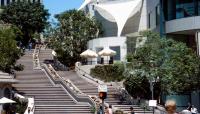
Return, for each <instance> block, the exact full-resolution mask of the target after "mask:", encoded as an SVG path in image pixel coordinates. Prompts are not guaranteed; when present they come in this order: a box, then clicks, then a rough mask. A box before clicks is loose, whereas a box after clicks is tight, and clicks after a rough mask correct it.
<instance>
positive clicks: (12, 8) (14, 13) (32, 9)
mask: <svg viewBox="0 0 200 114" xmlns="http://www.w3.org/2000/svg"><path fill="white" fill-rule="evenodd" d="M48 16H49V13H48V11H47V10H45V9H44V5H42V4H41V3H37V2H36V3H30V2H25V1H23V2H14V3H12V4H10V5H8V6H6V7H5V9H4V10H3V12H2V13H1V14H0V20H3V21H4V22H5V23H10V24H13V25H15V26H17V27H18V28H19V29H20V30H21V31H22V33H23V40H22V42H23V44H25V45H26V44H27V43H28V41H29V40H31V39H32V37H33V34H34V33H35V32H37V33H40V32H43V30H44V28H45V26H46V25H47V24H48V22H47V19H48Z"/></svg>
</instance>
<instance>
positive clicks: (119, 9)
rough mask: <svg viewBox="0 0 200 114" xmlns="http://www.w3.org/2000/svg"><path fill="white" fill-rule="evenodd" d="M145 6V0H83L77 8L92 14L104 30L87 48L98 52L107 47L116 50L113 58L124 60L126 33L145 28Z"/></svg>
mask: <svg viewBox="0 0 200 114" xmlns="http://www.w3.org/2000/svg"><path fill="white" fill-rule="evenodd" d="M146 8H147V7H146V0H85V2H84V3H83V4H82V5H81V7H80V8H79V10H83V11H85V12H86V13H87V14H89V15H90V16H94V17H95V18H96V19H97V20H98V21H99V22H100V23H101V24H102V28H103V32H104V33H103V37H101V38H97V39H94V40H91V41H89V42H88V48H89V49H92V50H93V51H96V52H97V53H98V52H99V51H101V50H102V49H104V48H107V47H109V48H111V49H112V50H115V51H116V52H117V54H116V55H115V56H114V60H116V61H125V60H126V55H127V46H126V34H130V33H134V32H138V31H142V30H146V29H147V13H146ZM104 59H107V58H104ZM108 59H109V58H108ZM98 60H99V58H98Z"/></svg>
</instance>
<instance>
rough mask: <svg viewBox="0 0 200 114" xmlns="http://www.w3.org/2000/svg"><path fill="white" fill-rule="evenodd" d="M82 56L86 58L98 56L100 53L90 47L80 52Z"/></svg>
mask: <svg viewBox="0 0 200 114" xmlns="http://www.w3.org/2000/svg"><path fill="white" fill-rule="evenodd" d="M80 56H81V57H84V58H91V59H92V58H97V57H98V55H97V53H96V52H94V51H92V50H90V49H87V50H86V51H84V52H83V53H81V54H80ZM91 64H92V60H91Z"/></svg>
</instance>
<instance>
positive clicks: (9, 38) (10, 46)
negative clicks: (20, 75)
mask: <svg viewBox="0 0 200 114" xmlns="http://www.w3.org/2000/svg"><path fill="white" fill-rule="evenodd" d="M15 38H16V37H15V34H14V32H13V30H12V29H3V30H1V29H0V70H1V71H4V72H8V73H10V72H11V69H13V68H15V63H16V60H17V59H19V57H20V55H21V53H20V49H18V48H17V45H16V41H15Z"/></svg>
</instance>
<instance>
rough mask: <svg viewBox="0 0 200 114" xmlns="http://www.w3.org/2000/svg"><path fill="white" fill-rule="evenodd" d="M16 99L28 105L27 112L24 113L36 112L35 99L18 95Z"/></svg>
mask: <svg viewBox="0 0 200 114" xmlns="http://www.w3.org/2000/svg"><path fill="white" fill-rule="evenodd" d="M14 97H15V98H17V99H19V101H20V102H22V101H25V102H27V103H28V105H27V107H26V110H25V112H24V114H34V111H35V102H34V98H33V97H30V98H26V97H24V96H22V95H20V94H18V93H14Z"/></svg>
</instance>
